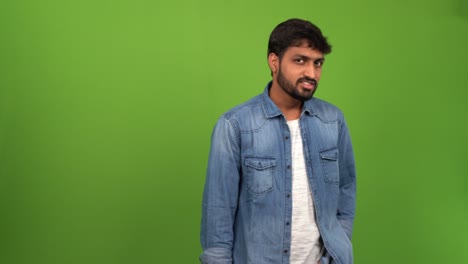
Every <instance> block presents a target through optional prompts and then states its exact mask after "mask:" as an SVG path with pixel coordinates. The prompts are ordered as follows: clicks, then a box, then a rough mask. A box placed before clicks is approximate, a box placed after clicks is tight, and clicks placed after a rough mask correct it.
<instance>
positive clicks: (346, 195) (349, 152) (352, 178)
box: [337, 118, 356, 240]
mask: <svg viewBox="0 0 468 264" xmlns="http://www.w3.org/2000/svg"><path fill="white" fill-rule="evenodd" d="M338 149H339V157H340V163H339V169H340V197H339V201H338V212H337V218H338V220H339V221H340V224H341V226H342V227H343V229H344V231H345V232H346V235H347V236H348V238H349V239H350V240H351V235H352V230H353V222H354V213H355V207H356V169H355V164H354V154H353V147H352V145H351V138H350V135H349V131H348V127H347V125H346V121H345V120H344V118H343V119H342V122H341V127H340V133H339V138H338Z"/></svg>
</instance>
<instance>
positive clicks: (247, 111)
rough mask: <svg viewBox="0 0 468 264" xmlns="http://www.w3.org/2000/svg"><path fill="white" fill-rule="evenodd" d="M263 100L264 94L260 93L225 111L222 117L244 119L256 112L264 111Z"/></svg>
mask: <svg viewBox="0 0 468 264" xmlns="http://www.w3.org/2000/svg"><path fill="white" fill-rule="evenodd" d="M262 102H263V99H262V94H259V95H257V96H254V97H252V98H250V99H249V100H247V101H245V102H243V103H241V104H239V105H237V106H234V107H233V108H231V109H229V110H228V111H226V112H224V113H223V115H222V116H221V118H225V119H242V118H247V117H249V116H252V114H254V113H256V114H258V113H259V112H263V110H262V109H263V107H262Z"/></svg>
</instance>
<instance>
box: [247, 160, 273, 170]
mask: <svg viewBox="0 0 468 264" xmlns="http://www.w3.org/2000/svg"><path fill="white" fill-rule="evenodd" d="M245 165H247V166H249V167H252V168H255V169H257V170H264V169H267V168H270V167H274V166H276V160H275V159H273V158H245Z"/></svg>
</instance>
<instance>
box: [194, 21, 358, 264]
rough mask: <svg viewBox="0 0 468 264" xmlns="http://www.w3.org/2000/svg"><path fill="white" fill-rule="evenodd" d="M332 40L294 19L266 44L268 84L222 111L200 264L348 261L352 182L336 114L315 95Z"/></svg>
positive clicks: (351, 166)
mask: <svg viewBox="0 0 468 264" xmlns="http://www.w3.org/2000/svg"><path fill="white" fill-rule="evenodd" d="M330 52H331V46H330V45H329V44H328V42H327V40H326V38H325V37H324V36H323V35H322V33H321V31H320V29H319V28H318V27H316V26H315V25H313V24H312V23H310V22H308V21H304V20H300V19H290V20H287V21H285V22H283V23H281V24H279V25H278V26H277V27H276V28H275V29H274V30H273V32H272V33H271V35H270V39H269V43H268V65H269V67H270V70H271V74H272V77H273V80H272V81H271V82H270V83H269V84H268V85H267V87H266V88H265V90H264V92H263V93H262V94H260V95H258V96H257V97H254V98H252V99H251V100H249V101H247V102H246V103H244V104H242V105H240V106H237V107H235V108H233V109H231V110H230V111H228V112H227V113H225V114H224V115H223V116H221V118H220V119H219V120H218V122H217V124H216V126H215V128H214V131H213V134H212V142H211V150H210V156H209V163H208V169H207V176H206V183H205V190H204V196H203V214H202V227H201V243H202V247H203V250H204V252H203V253H202V254H201V256H200V260H201V262H202V263H206V264H221V263H222V264H227V263H235V264H263V263H294V264H299V263H300V264H311V263H312V264H315V263H321V264H329V263H336V264H352V263H353V254H352V245H351V232H352V226H353V220H354V211H355V190H356V179H355V169H354V157H353V152H352V147H351V141H350V137H349V133H348V128H347V126H346V123H345V120H344V118H343V115H342V113H341V111H340V110H339V109H338V108H336V107H335V106H333V105H331V104H329V103H327V102H325V101H322V100H319V99H316V98H314V97H313V95H314V93H315V91H316V90H317V86H318V83H319V80H320V76H321V73H322V65H323V63H324V61H325V58H324V55H325V54H328V53H330Z"/></svg>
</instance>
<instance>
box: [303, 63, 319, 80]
mask: <svg viewBox="0 0 468 264" xmlns="http://www.w3.org/2000/svg"><path fill="white" fill-rule="evenodd" d="M304 75H305V76H306V77H309V78H312V79H315V78H316V77H317V69H316V68H315V65H314V64H311V65H307V67H305V69H304Z"/></svg>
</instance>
